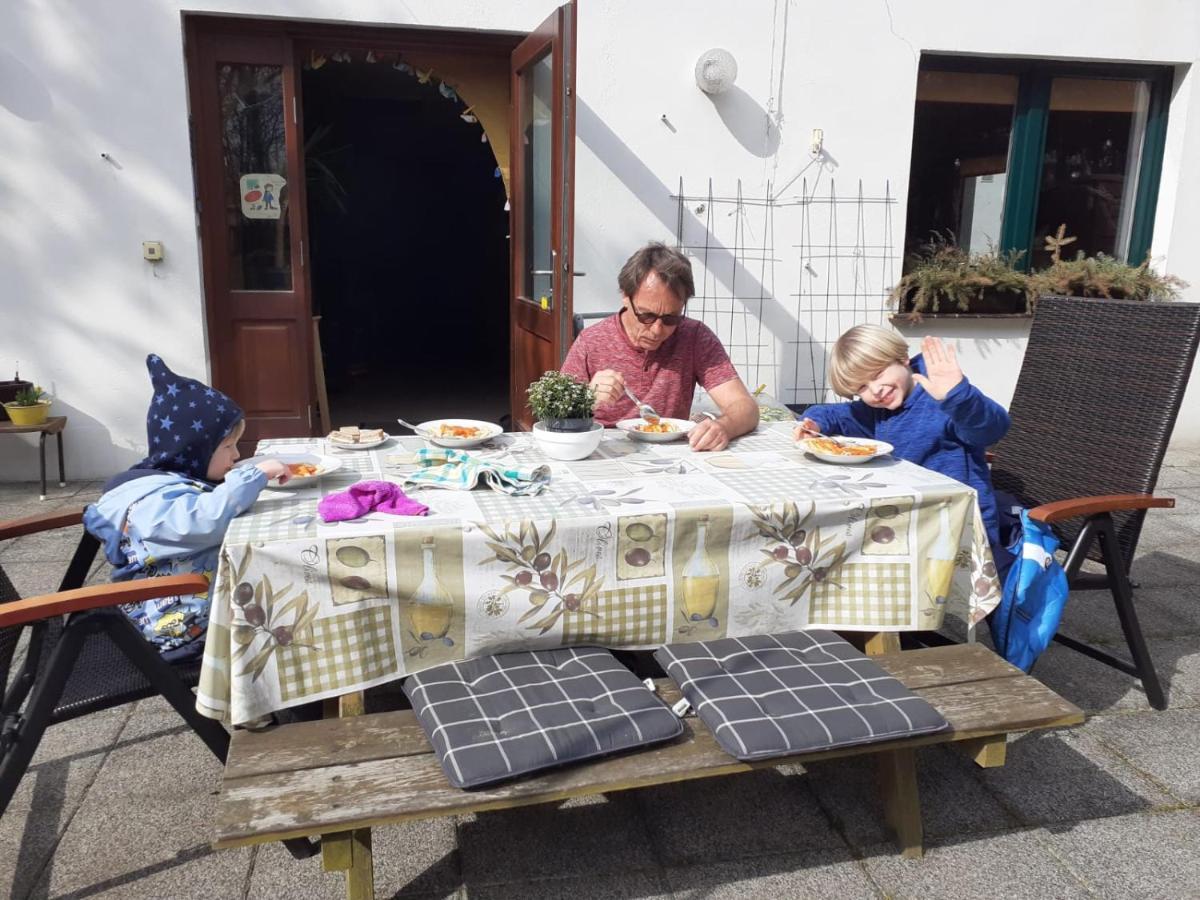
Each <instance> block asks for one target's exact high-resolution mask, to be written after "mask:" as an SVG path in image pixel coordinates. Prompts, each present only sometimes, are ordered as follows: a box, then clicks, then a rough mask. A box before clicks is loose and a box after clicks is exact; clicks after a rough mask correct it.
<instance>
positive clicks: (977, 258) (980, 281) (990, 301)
mask: <svg viewBox="0 0 1200 900" xmlns="http://www.w3.org/2000/svg"><path fill="white" fill-rule="evenodd" d="M1023 255H1024V254H1023V253H1021V252H1020V251H1009V252H1006V253H998V252H996V251H995V250H988V251H987V252H984V253H980V252H976V253H972V252H970V251H968V250H964V249H963V248H962V247H959V246H958V245H957V244H955V243H954V236H953V235H947V236H943V235H940V234H935V235H934V236H933V238H932V239H931V240H930V241H929V242H928V243H926V244H924V245H922V247H921V249H920V251H919V252H918V253H916V254H915V255H913V256H912V257H910V259H909V262H908V266H907V267H906V269H907V271H905V273H904V275H903V277H901V279H900V280H899V281H898V282H896V286H895V287H894V288H892V292H891V294H890V295H889V297H888V301H889V302H891V303H893V304H895V305H896V307H897V310H898V311H899V312H901V313H906V314H907V315H908V317H909V319H910V320H912V321H920V320H921V317H922V315H924V314H928V313H983V314H1013V313H1028V312H1030V311H1031V309H1032V307H1033V298H1034V296H1035V295H1034V293H1033V291H1032V289H1031V285H1030V283H1029V276H1028V275H1026V274H1025V273H1024V272H1022V271H1021V270H1020V269H1019V268H1017V266H1018V265H1019V264H1020V261H1021V257H1022V256H1023Z"/></svg>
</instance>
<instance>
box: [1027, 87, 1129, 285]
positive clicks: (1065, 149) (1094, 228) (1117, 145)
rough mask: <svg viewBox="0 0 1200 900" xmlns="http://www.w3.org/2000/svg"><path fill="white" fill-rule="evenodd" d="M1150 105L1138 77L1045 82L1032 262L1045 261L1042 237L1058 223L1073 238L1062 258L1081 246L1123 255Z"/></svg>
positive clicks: (1088, 251) (1070, 256)
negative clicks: (1043, 139) (1045, 112)
mask: <svg viewBox="0 0 1200 900" xmlns="http://www.w3.org/2000/svg"><path fill="white" fill-rule="evenodd" d="M1149 105H1150V85H1149V83H1148V82H1145V81H1132V80H1130V81H1121V80H1117V79H1104V78H1055V79H1054V81H1053V82H1052V83H1051V87H1050V112H1049V118H1048V120H1047V124H1046V152H1045V155H1044V156H1043V157H1042V181H1041V185H1040V191H1039V194H1038V206H1037V226H1036V229H1035V231H1034V235H1033V265H1034V267H1035V268H1040V267H1043V266H1047V265H1049V264H1050V251H1048V250H1046V249H1045V244H1046V240H1045V239H1046V237H1047V236H1048V235H1053V234H1055V233H1056V232H1057V230H1058V227H1059V225H1065V226H1066V234H1067V235H1069V236H1074V237H1075V238H1076V240H1075V241H1073V242H1072V243H1070V244H1067V245H1066V246H1064V247H1063V248H1062V251H1061V253H1062V257H1063V258H1064V259H1074V257H1075V255H1076V254H1077V253H1079V252H1081V251H1082V252H1083V253H1085V254H1087V255H1088V256H1092V255H1094V254H1096V253H1107V254H1108V255H1110V256H1116V257H1118V258H1120V259H1124V257H1125V254H1126V252H1127V250H1128V249H1129V229H1130V225H1131V221H1132V218H1133V200H1134V192H1135V191H1136V189H1137V173H1138V168H1139V164H1140V162H1141V154H1142V138H1143V136H1144V134H1145V130H1146V112H1147V110H1148V108H1149ZM1135 262H1141V260H1136V261H1135Z"/></svg>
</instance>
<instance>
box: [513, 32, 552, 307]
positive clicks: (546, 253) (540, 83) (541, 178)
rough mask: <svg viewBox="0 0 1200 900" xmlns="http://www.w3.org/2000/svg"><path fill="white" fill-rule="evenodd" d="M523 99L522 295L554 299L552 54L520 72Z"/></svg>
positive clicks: (550, 300)
mask: <svg viewBox="0 0 1200 900" xmlns="http://www.w3.org/2000/svg"><path fill="white" fill-rule="evenodd" d="M522 82H523V83H524V85H525V98H524V100H525V102H524V103H523V104H522V109H523V113H522V115H523V118H524V121H523V122H522V123H521V133H522V136H523V139H524V145H525V235H524V238H525V261H524V268H525V273H524V279H523V287H524V291H523V293H524V296H526V297H528V298H529V299H531V300H533V301H534V302H535V303H537V302H540V301H541V299H542V298H543V297H545V298H546V301H547V303H548V304H551V305H552V304H553V302H554V276H553V274H552V272H553V257H552V254H551V247H552V243H553V242H552V237H551V234H550V223H551V209H550V204H551V146H552V140H553V132H552V130H551V128H552V124H551V121H552V120H551V114H552V112H553V108H554V97H553V86H554V80H553V71H552V57H551V55H550V54H549V53H547V54H546V55H545V56H543V57H542V58H541V59H539V60H538V61H537V62H535V63H533V64H532V65H531V66H530V67H529V69H528V70H527V71H526V73H525V74H524V77H523V78H522Z"/></svg>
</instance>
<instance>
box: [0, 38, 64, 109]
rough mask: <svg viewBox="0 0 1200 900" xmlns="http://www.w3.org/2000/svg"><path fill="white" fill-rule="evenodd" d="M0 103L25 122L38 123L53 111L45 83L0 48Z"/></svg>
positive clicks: (51, 98)
mask: <svg viewBox="0 0 1200 900" xmlns="http://www.w3.org/2000/svg"><path fill="white" fill-rule="evenodd" d="M0 106H3V107H4V108H5V109H7V110H8V111H9V112H10V113H12V114H13V115H14V116H17V117H18V118H21V119H25V120H26V121H28V122H41V121H42V120H43V119H46V118H47V117H49V115H50V113H51V112H52V111H53V110H54V98H53V97H52V96H51V95H50V91H49V90H48V89H47V88H46V85H44V84H43V83H42V81H41V79H39V78H38V77H37V75H35V74H34V73H33V70H32V69H30V68H29V67H28V66H26V65H25V64H24V63H23V62H21V61H20V60H19V59H17V58H16V57H15V56H13V55H12V54H11V53H9V52H8V51H7V50H0Z"/></svg>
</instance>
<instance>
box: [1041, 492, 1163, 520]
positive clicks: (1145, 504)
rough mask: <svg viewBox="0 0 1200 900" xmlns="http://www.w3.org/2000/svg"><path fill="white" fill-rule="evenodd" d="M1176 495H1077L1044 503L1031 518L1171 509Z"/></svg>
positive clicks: (1063, 517)
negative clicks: (1069, 498) (1123, 510)
mask: <svg viewBox="0 0 1200 900" xmlns="http://www.w3.org/2000/svg"><path fill="white" fill-rule="evenodd" d="M1174 506H1175V498H1174V497H1155V496H1154V495H1153V494H1106V495H1104V496H1100V497H1075V498H1073V499H1071V500H1056V501H1055V502H1054V503H1043V504H1042V505H1041V506H1035V507H1034V508H1033V509H1031V510H1030V511H1029V518H1031V519H1035V520H1037V521H1038V522H1045V523H1047V524H1049V523H1051V522H1061V521H1063V520H1064V519H1074V518H1076V517H1077V516H1094V515H1097V514H1099V513H1106V512H1116V511H1117V510H1120V509H1152V508H1159V509H1171V508H1173V507H1174Z"/></svg>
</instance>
